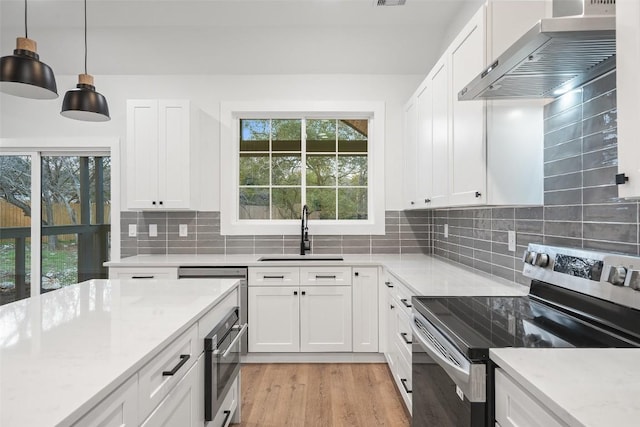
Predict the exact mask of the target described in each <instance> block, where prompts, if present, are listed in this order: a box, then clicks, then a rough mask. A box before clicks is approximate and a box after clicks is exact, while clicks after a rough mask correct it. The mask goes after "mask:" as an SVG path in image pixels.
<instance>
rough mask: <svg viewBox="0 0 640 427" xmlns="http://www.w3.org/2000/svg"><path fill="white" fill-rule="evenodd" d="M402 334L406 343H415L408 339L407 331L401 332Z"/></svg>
mask: <svg viewBox="0 0 640 427" xmlns="http://www.w3.org/2000/svg"><path fill="white" fill-rule="evenodd" d="M400 336H401V337H402V339H403V340H404V342H405V343H407V344H413V341H411V340H408V339H407V333H406V332H400Z"/></svg>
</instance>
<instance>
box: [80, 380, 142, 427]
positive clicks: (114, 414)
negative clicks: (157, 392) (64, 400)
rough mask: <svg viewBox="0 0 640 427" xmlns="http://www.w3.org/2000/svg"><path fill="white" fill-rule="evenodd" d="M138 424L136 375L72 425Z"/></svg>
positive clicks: (120, 426)
mask: <svg viewBox="0 0 640 427" xmlns="http://www.w3.org/2000/svg"><path fill="white" fill-rule="evenodd" d="M137 425H138V376H137V375H134V376H132V377H131V378H129V379H128V380H127V381H126V382H125V383H124V384H123V385H121V386H120V387H119V388H118V389H117V390H116V391H114V392H113V393H111V394H110V395H109V396H108V397H107V398H106V399H104V400H103V401H101V402H100V403H98V405H97V406H96V407H95V408H93V409H92V410H91V411H89V412H88V413H87V414H86V415H85V416H84V417H82V418H81V419H80V421H78V422H77V423H75V424H74V425H73V427H98V426H99V427H133V426H137Z"/></svg>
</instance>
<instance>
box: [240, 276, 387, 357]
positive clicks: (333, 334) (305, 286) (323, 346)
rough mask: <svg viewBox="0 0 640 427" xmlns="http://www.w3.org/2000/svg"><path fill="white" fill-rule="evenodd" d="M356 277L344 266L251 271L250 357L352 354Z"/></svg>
mask: <svg viewBox="0 0 640 427" xmlns="http://www.w3.org/2000/svg"><path fill="white" fill-rule="evenodd" d="M367 274H369V273H367ZM351 275H352V269H351V267H344V266H335V267H330V266H320V267H259V268H257V267H256V268H249V310H248V314H249V319H248V321H249V352H251V353H296V352H304V353H307V352H309V353H310V352H350V351H352V350H353V304H354V302H353V300H352V277H351ZM296 278H297V280H298V282H297V283H296V282H295V281H293V280H295V279H296ZM285 280H287V281H286V282H285ZM283 283H286V284H287V286H282V284H283ZM371 291H372V292H373V293H375V292H376V290H375V287H374V288H372V289H371ZM376 345H377V344H376Z"/></svg>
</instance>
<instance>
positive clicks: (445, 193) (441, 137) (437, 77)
mask: <svg viewBox="0 0 640 427" xmlns="http://www.w3.org/2000/svg"><path fill="white" fill-rule="evenodd" d="M433 70H434V71H433V72H432V73H431V74H430V75H429V77H428V78H429V80H430V81H431V87H432V88H433V93H432V97H431V98H432V102H433V107H432V114H433V121H432V133H433V138H432V146H433V147H432V150H433V161H432V174H433V190H432V194H431V206H432V207H437V206H446V205H447V203H448V201H449V77H448V74H447V72H448V68H447V60H446V56H445V58H444V59H442V60H441V61H440V62H438V63H437V64H436V66H435V67H434V68H433Z"/></svg>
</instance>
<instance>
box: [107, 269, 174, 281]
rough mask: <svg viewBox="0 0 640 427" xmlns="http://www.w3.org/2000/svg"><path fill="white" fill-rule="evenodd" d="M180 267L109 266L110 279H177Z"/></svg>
mask: <svg viewBox="0 0 640 427" xmlns="http://www.w3.org/2000/svg"><path fill="white" fill-rule="evenodd" d="M177 278H178V269H177V268H173V267H150V268H140V267H133V268H131V267H126V268H114V267H111V268H109V279H177Z"/></svg>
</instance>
